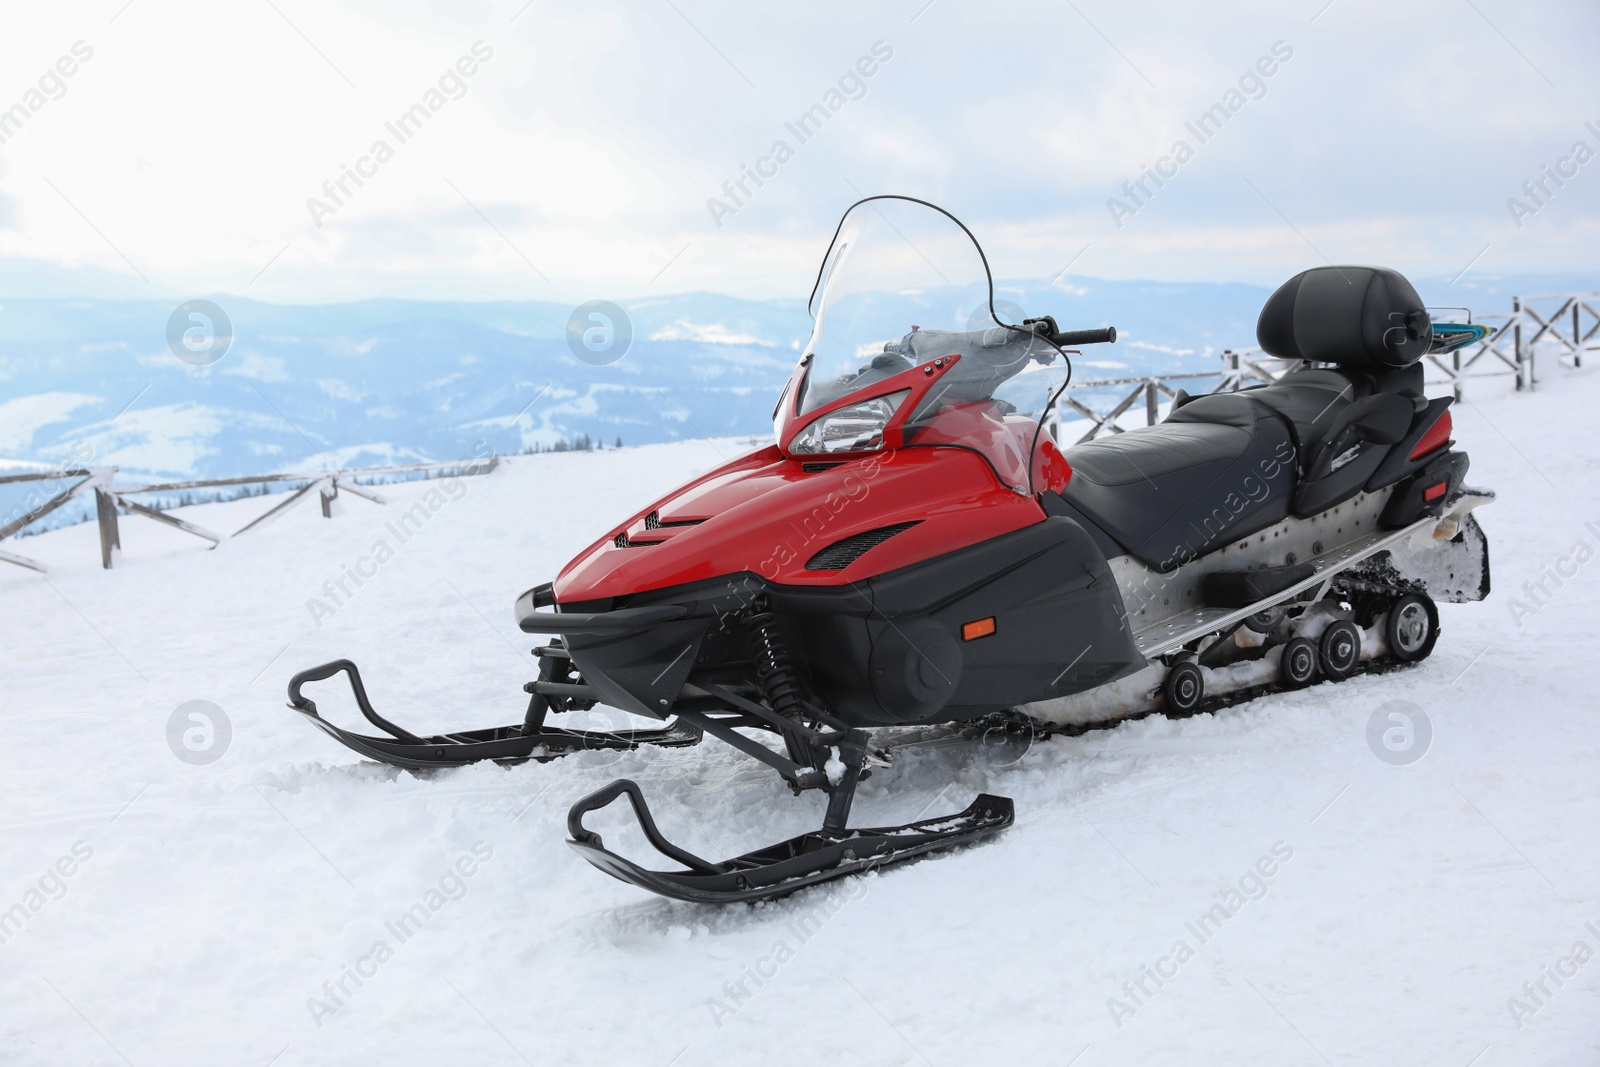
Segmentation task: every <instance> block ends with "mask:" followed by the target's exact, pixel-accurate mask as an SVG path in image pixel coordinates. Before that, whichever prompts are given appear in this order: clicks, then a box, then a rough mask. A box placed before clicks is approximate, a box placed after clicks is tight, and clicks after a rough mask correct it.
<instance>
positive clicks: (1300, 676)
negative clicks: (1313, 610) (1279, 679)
mask: <svg viewBox="0 0 1600 1067" xmlns="http://www.w3.org/2000/svg"><path fill="white" fill-rule="evenodd" d="M1278 666H1279V669H1280V670H1282V671H1283V682H1284V684H1285V685H1287V686H1288V687H1289V688H1290V689H1302V688H1304V687H1305V686H1308V685H1310V684H1311V683H1312V682H1314V681H1316V678H1317V646H1316V645H1315V644H1313V643H1312V641H1311V639H1310V638H1309V637H1296V638H1292V639H1290V641H1289V643H1288V644H1286V645H1284V646H1283V658H1282V659H1280V660H1279V661H1278Z"/></svg>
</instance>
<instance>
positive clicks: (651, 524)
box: [644, 511, 706, 530]
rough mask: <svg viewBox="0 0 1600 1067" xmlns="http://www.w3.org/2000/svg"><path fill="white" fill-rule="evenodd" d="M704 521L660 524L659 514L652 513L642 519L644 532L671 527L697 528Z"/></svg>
mask: <svg viewBox="0 0 1600 1067" xmlns="http://www.w3.org/2000/svg"><path fill="white" fill-rule="evenodd" d="M705 521H706V520H704V519H668V520H667V521H666V522H662V521H661V513H660V512H659V511H652V512H651V513H650V514H648V515H646V516H645V517H644V528H645V529H646V530H660V529H665V528H668V527H672V526H699V525H700V524H701V523H702V522H705Z"/></svg>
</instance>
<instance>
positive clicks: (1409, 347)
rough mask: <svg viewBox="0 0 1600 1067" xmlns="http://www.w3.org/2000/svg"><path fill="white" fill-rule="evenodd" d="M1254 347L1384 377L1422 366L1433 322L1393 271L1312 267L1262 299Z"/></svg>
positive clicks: (1379, 268) (1410, 288)
mask: <svg viewBox="0 0 1600 1067" xmlns="http://www.w3.org/2000/svg"><path fill="white" fill-rule="evenodd" d="M1256 341H1257V342H1258V343H1259V344H1260V345H1261V347H1262V348H1263V349H1264V350H1265V351H1267V352H1268V353H1269V354H1271V355H1274V356H1282V357H1284V358H1286V359H1309V360H1316V361H1318V362H1322V363H1340V364H1343V365H1345V366H1350V367H1371V368H1374V369H1379V370H1385V369H1388V368H1391V367H1405V366H1409V365H1410V364H1412V363H1415V362H1416V361H1417V360H1419V359H1421V358H1422V357H1423V355H1424V354H1425V353H1426V352H1427V351H1428V347H1429V345H1431V344H1432V342H1433V322H1432V320H1431V319H1429V318H1428V313H1427V312H1426V311H1424V310H1423V308H1422V298H1421V297H1419V296H1418V295H1417V291H1416V290H1415V289H1413V288H1412V287H1411V283H1410V282H1408V281H1406V280H1405V278H1404V277H1403V276H1402V275H1401V274H1400V273H1399V272H1398V271H1392V270H1388V269H1386V268H1383V267H1313V268H1312V269H1311V270H1308V271H1302V272H1300V273H1299V274H1296V275H1295V276H1294V277H1293V278H1290V279H1289V280H1288V281H1286V282H1284V283H1283V285H1281V286H1279V288H1278V291H1277V292H1275V293H1273V294H1272V295H1271V296H1270V297H1268V298H1267V303H1266V306H1265V307H1263V308H1262V309H1261V318H1260V319H1259V320H1258V321H1257V322H1256Z"/></svg>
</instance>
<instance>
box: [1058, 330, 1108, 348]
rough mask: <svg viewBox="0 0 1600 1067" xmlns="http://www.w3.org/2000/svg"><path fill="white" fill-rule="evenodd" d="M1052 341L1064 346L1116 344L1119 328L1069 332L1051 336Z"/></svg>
mask: <svg viewBox="0 0 1600 1067" xmlns="http://www.w3.org/2000/svg"><path fill="white" fill-rule="evenodd" d="M1050 340H1052V341H1054V342H1055V343H1056V344H1058V345H1062V346H1066V345H1101V344H1114V343H1115V342H1116V340H1117V328H1116V327H1115V326H1107V327H1105V328H1103V329H1099V330H1067V331H1066V332H1065V333H1058V334H1053V335H1051V337H1050Z"/></svg>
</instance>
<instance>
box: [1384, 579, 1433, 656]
mask: <svg viewBox="0 0 1600 1067" xmlns="http://www.w3.org/2000/svg"><path fill="white" fill-rule="evenodd" d="M1383 639H1384V643H1385V644H1387V645H1388V646H1389V651H1390V653H1391V654H1393V656H1394V658H1395V659H1397V660H1399V661H1400V662H1401V663H1415V662H1417V661H1418V660H1420V659H1426V658H1427V656H1428V654H1429V653H1430V652H1432V651H1433V646H1434V644H1435V643H1436V642H1437V641H1438V640H1439V609H1438V608H1437V607H1435V606H1434V603H1433V601H1432V599H1430V598H1428V597H1425V596H1420V595H1419V594H1417V593H1407V594H1406V595H1405V596H1403V597H1401V598H1400V599H1399V600H1396V601H1395V602H1394V606H1393V607H1391V608H1390V609H1389V618H1388V621H1387V622H1385V623H1384V624H1383Z"/></svg>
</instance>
